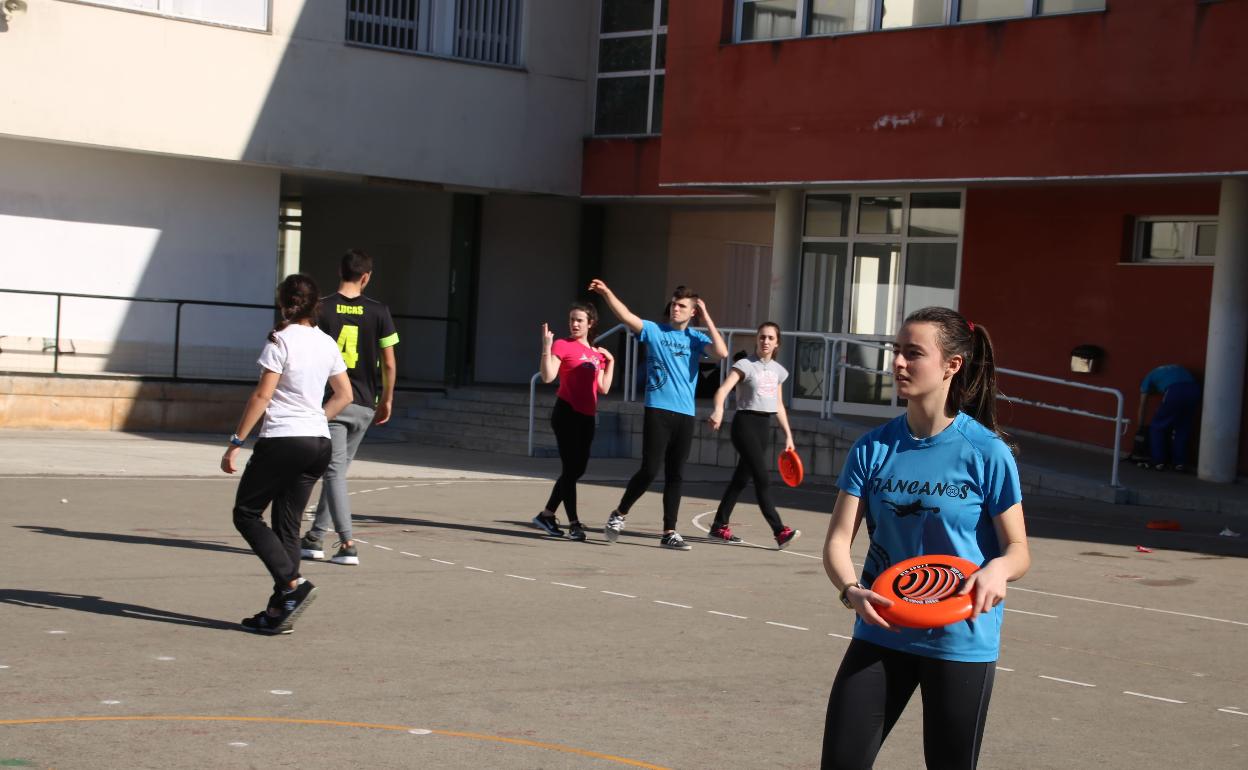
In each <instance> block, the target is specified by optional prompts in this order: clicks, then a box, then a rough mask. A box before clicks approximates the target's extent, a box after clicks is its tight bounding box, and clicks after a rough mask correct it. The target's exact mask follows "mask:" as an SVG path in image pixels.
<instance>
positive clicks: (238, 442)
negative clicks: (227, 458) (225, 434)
mask: <svg viewBox="0 0 1248 770" xmlns="http://www.w3.org/2000/svg"><path fill="white" fill-rule="evenodd" d="M244 443H245V442H244V441H243V439H241V438H239V437H238V434H237V433H232V434H230V446H238V447H241V446H242V445H243V444H244Z"/></svg>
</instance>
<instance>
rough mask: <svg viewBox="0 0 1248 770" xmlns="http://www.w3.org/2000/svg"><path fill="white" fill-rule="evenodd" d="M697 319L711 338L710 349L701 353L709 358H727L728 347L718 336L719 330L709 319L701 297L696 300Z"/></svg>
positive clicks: (708, 313)
mask: <svg viewBox="0 0 1248 770" xmlns="http://www.w3.org/2000/svg"><path fill="white" fill-rule="evenodd" d="M697 303H698V304H697V308H698V317H699V318H700V319H701V321H702V324H701V325H703V326H705V327H706V331H707V334H709V335H710V337H711V349H710V350H709V351H703V352H704V353H706V355H708V356H710V357H711V358H727V357H728V345H727V343H725V342H724V338H723V337H722V336H720V334H719V329H717V328H715V321H713V320H712V319H711V314H710V311H708V310H707V309H706V303H705V302H703V301H702V298H701V297H698V299H697Z"/></svg>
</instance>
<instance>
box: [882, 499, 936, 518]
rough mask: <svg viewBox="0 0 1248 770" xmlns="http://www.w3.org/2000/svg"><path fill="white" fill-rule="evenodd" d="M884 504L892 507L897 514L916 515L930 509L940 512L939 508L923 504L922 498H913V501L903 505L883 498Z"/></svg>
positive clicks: (933, 511)
mask: <svg viewBox="0 0 1248 770" xmlns="http://www.w3.org/2000/svg"><path fill="white" fill-rule="evenodd" d="M884 504H885V505H887V506H888V507H889V508H892V509H893V513H895V514H896V515H898V516H918V515H919V514H921V513H923V512H924V511H931V512H932V513H940V509H939V508H936V507H929V506H925V505H923V501H922V500H915V501H914V502H911V503H906V504H904V505H897V504H896V503H894V502H893V501H891V500H885V501H884Z"/></svg>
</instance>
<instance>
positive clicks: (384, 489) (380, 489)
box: [373, 487, 390, 492]
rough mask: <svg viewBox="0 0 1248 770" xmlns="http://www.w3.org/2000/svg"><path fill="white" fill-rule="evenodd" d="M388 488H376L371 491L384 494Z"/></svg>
mask: <svg viewBox="0 0 1248 770" xmlns="http://www.w3.org/2000/svg"><path fill="white" fill-rule="evenodd" d="M389 488H390V487H377V488H376V489H374V490H373V491H374V492H385V491H386V490H387V489H389Z"/></svg>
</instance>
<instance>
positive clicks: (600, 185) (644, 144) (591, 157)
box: [581, 137, 673, 195]
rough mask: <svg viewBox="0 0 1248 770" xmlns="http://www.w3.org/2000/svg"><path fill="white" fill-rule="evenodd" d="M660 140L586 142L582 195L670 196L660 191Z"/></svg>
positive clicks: (653, 138)
mask: <svg viewBox="0 0 1248 770" xmlns="http://www.w3.org/2000/svg"><path fill="white" fill-rule="evenodd" d="M659 145H660V142H659V138H658V137H646V138H637V139H587V140H585V153H584V164H583V165H582V168H581V195H671V194H672V192H673V191H672V190H664V189H662V188H660V187H659Z"/></svg>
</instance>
